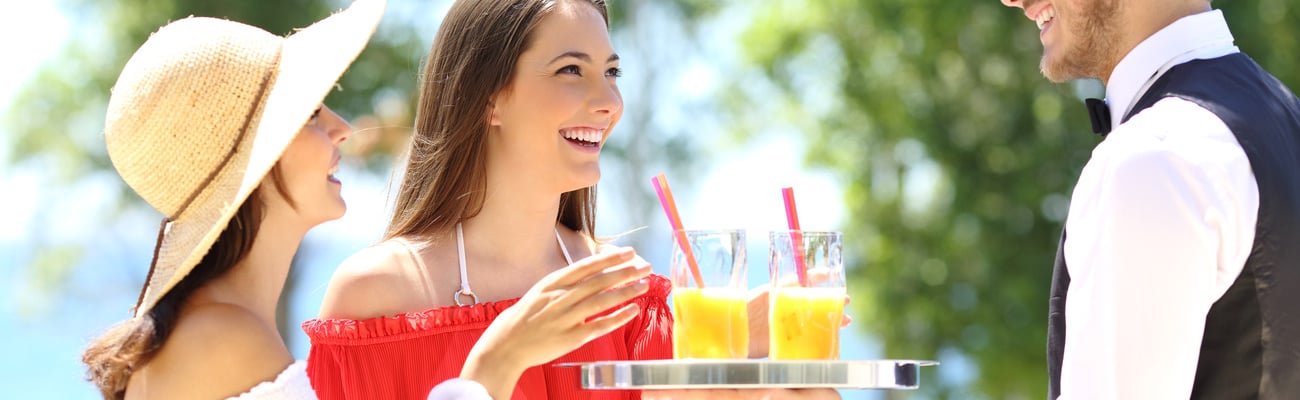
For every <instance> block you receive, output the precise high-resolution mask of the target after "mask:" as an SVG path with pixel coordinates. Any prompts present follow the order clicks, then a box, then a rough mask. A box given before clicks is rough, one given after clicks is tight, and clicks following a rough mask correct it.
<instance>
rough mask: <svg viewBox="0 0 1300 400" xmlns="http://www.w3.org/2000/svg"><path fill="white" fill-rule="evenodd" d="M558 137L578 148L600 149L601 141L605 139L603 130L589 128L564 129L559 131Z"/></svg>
mask: <svg viewBox="0 0 1300 400" xmlns="http://www.w3.org/2000/svg"><path fill="white" fill-rule="evenodd" d="M560 136H563V137H564V139H565V140H568V141H569V143H573V144H575V145H578V146H582V147H600V142H601V140H603V139H604V138H605V130H604V129H598V128H591V127H577V128H565V129H561V130H560Z"/></svg>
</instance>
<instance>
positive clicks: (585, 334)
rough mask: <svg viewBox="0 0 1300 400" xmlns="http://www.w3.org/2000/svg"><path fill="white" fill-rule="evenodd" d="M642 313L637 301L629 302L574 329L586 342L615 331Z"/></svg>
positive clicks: (583, 341)
mask: <svg viewBox="0 0 1300 400" xmlns="http://www.w3.org/2000/svg"><path fill="white" fill-rule="evenodd" d="M640 313H641V307H640V306H638V305H636V303H632V304H628V305H626V306H623V307H622V308H619V309H618V311H614V312H612V313H610V314H609V315H606V316H603V317H599V318H594V319H592V320H591V321H587V322H586V323H584V324H582V325H579V326H578V327H577V328H576V329H574V332H575V333H577V334H578V337H581V338H582V343H586V342H589V341H591V340H592V339H595V338H598V337H601V336H605V335H606V334H609V333H610V332H613V331H614V330H615V329H618V328H619V327H620V326H623V325H626V324H627V323H628V322H631V321H632V318H636V316H637V315H638V314H640Z"/></svg>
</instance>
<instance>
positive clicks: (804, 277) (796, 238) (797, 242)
mask: <svg viewBox="0 0 1300 400" xmlns="http://www.w3.org/2000/svg"><path fill="white" fill-rule="evenodd" d="M781 197H784V198H785V221H786V222H788V223H789V224H790V245H791V246H793V247H794V265H795V271H796V272H798V273H799V286H801V287H808V271H807V266H808V265H807V261H804V256H803V233H802V232H801V231H800V230H799V212H798V211H796V210H795V206H794V188H781Z"/></svg>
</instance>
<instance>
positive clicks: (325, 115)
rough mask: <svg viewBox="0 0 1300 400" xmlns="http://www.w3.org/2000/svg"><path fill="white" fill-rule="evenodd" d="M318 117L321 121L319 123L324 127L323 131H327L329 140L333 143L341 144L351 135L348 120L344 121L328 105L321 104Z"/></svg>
mask: <svg viewBox="0 0 1300 400" xmlns="http://www.w3.org/2000/svg"><path fill="white" fill-rule="evenodd" d="M319 118H320V120H321V122H323V123H322V124H321V125H322V126H324V127H325V131H326V132H328V133H329V137H330V140H333V141H334V144H336V145H337V144H341V143H343V141H345V140H348V138H349V137H352V126H351V125H348V121H344V120H343V117H340V116H339V115H338V114H335V113H334V110H331V109H330V108H329V107H326V106H323V105H322V106H321V109H320V117H319Z"/></svg>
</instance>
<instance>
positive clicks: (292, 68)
mask: <svg viewBox="0 0 1300 400" xmlns="http://www.w3.org/2000/svg"><path fill="white" fill-rule="evenodd" d="M384 2H385V0H357V1H356V2H355V3H353V4H352V6H351V7H349V8H348V9H347V10H345V11H341V12H338V13H336V14H334V15H332V16H330V17H329V18H326V19H324V20H322V21H320V22H317V23H315V24H313V25H312V26H310V27H307V28H305V29H302V30H300V31H297V32H296V33H294V34H292V35H290V36H288V37H280V36H277V35H273V34H271V33H268V32H266V31H264V30H262V29H258V28H255V27H252V26H248V25H244V24H241V23H238V22H232V21H227V20H222V19H214V18H186V19H182V20H179V21H175V22H172V23H170V24H167V25H166V26H163V27H162V28H160V29H159V30H158V31H157V32H155V33H154V34H153V35H152V36H150V37H149V40H147V41H145V43H144V44H143V45H141V46H140V49H139V50H136V52H135V54H134V55H132V56H131V59H130V60H129V61H127V63H126V66H125V67H124V68H123V70H122V75H121V76H119V77H118V80H117V84H116V85H114V87H113V92H112V96H111V98H110V99H109V101H108V113H107V114H108V115H107V118H106V121H105V126H104V139H105V141H106V142H107V147H108V155H109V158H110V159H111V160H112V162H113V166H114V167H115V168H117V172H118V173H119V174H121V176H122V179H123V180H125V181H126V183H127V185H130V186H131V188H132V189H134V190H135V191H136V192H137V193H139V194H140V197H143V198H144V200H145V201H147V202H148V203H149V205H151V206H153V207H154V208H156V209H157V210H158V211H159V212H161V213H162V214H163V215H164V216H165V217H166V219H164V220H163V225H162V227H161V228H160V230H159V233H158V236H159V238H158V243H157V247H155V249H154V258H153V263H152V265H151V266H150V270H149V276H148V278H146V282H145V286H144V289H143V290H142V291H141V293H140V298H139V300H137V303H136V308H135V315H136V316H141V315H144V314H145V313H147V312H148V311H149V310H150V309H152V308H153V306H154V305H155V304H156V303H157V302H158V300H159V298H161V297H162V296H163V294H165V293H167V291H168V290H170V289H171V288H172V287H174V286H176V284H177V283H179V282H180V281H181V279H183V278H185V276H186V275H187V274H189V272H190V271H191V270H193V269H194V266H195V265H197V264H198V262H199V260H201V259H202V258H203V256H204V255H205V254H207V252H208V249H209V248H211V247H212V244H213V242H215V241H216V239H217V236H218V235H219V234H220V233H221V231H222V230H223V229H225V227H226V224H227V223H229V222H230V219H231V218H232V217H233V216H234V214H235V212H236V211H237V210H238V209H239V206H240V205H241V204H243V202H244V200H245V199H247V198H248V196H249V195H250V194H251V193H252V192H253V190H254V189H256V188H257V187H258V185H259V184H260V183H261V181H262V178H263V177H264V176H266V174H267V172H268V171H270V169H271V167H272V166H274V165H275V163H276V162H277V161H278V160H279V159H280V155H281V154H282V153H283V152H284V150H285V148H286V147H288V146H289V143H290V142H292V141H293V138H294V136H296V135H297V134H298V131H299V130H300V129H301V128H302V126H303V125H304V124H306V123H307V120H308V119H309V118H311V115H312V113H313V112H315V111H316V108H317V107H318V106H319V105H320V104H321V101H323V100H324V99H325V95H326V94H328V93H329V91H330V90H331V89H332V88H334V85H335V82H337V81H338V79H339V77H340V76H341V75H342V74H343V71H344V70H346V69H347V68H348V66H349V65H350V64H351V63H352V60H354V59H356V57H357V54H359V53H360V52H361V50H362V49H363V48H365V46H366V43H367V42H368V41H369V40H370V35H371V33H373V32H374V31H375V26H376V25H378V24H379V20H380V18H381V16H382V15H383V12H384Z"/></svg>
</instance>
